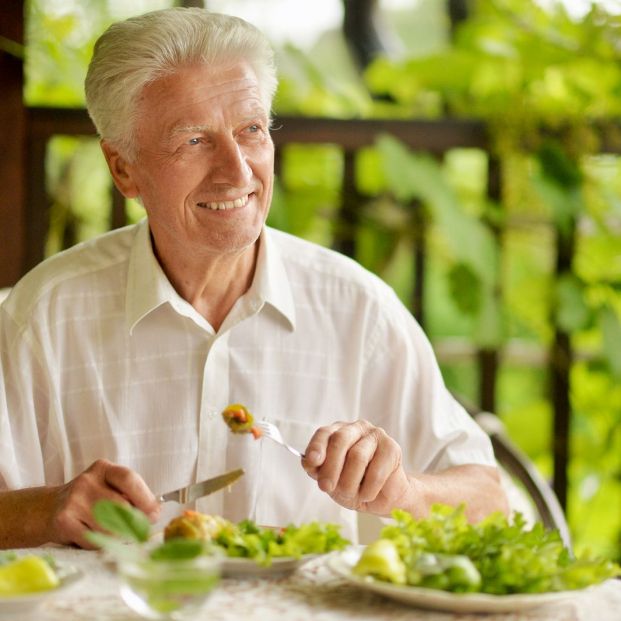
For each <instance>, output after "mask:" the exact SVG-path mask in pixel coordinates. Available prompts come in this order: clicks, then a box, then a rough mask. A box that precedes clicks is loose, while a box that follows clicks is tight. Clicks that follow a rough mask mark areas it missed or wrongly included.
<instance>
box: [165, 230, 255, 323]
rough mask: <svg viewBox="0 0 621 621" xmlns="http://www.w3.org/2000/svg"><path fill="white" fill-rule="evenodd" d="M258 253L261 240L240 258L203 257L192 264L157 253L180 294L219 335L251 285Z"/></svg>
mask: <svg viewBox="0 0 621 621" xmlns="http://www.w3.org/2000/svg"><path fill="white" fill-rule="evenodd" d="M258 249H259V240H257V241H256V242H255V243H254V244H253V245H252V246H250V247H249V248H246V249H245V250H244V251H243V252H242V253H240V254H231V255H203V256H201V257H200V259H199V260H195V261H191V262H187V261H179V260H178V258H177V260H176V261H167V260H166V257H161V256H160V255H159V253H157V251H156V256H157V259H158V261H159V263H160V265H161V266H162V269H163V270H164V273H165V274H166V276H167V277H168V279H169V280H170V282H171V283H172V285H173V287H174V288H175V290H176V291H177V293H178V294H179V295H180V296H181V297H182V298H183V299H184V300H187V301H188V302H189V303H190V304H191V305H192V306H193V307H194V308H195V309H196V310H197V311H198V312H199V313H200V314H201V315H202V316H203V317H204V318H205V319H206V320H207V321H208V322H209V324H210V325H211V326H212V327H213V329H214V330H215V331H216V332H217V331H218V330H219V329H220V326H221V325H222V323H223V322H224V320H225V318H226V316H227V315H228V314H229V311H230V310H231V309H232V308H233V306H234V304H235V302H237V300H238V299H239V298H240V297H241V296H242V295H244V293H246V291H248V289H249V288H250V285H251V284H252V280H253V278H254V271H255V266H256V262H257V255H258Z"/></svg>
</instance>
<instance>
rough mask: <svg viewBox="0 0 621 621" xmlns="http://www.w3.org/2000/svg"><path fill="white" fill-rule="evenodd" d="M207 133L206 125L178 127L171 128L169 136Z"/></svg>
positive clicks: (207, 127)
mask: <svg viewBox="0 0 621 621" xmlns="http://www.w3.org/2000/svg"><path fill="white" fill-rule="evenodd" d="M207 131H209V126H208V125H180V126H178V127H173V128H172V130H171V132H170V133H171V134H173V135H174V134H200V133H203V132H207Z"/></svg>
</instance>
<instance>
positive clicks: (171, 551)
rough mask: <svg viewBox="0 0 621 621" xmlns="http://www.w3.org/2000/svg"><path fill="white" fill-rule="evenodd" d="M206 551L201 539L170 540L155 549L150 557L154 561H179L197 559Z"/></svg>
mask: <svg viewBox="0 0 621 621" xmlns="http://www.w3.org/2000/svg"><path fill="white" fill-rule="evenodd" d="M204 551H205V545H204V542H203V541H201V540H199V539H170V540H169V541H165V542H164V543H163V544H162V545H160V546H158V547H157V548H155V549H154V550H153V551H152V552H151V554H150V555H149V556H150V558H151V559H152V560H154V561H179V560H184V559H191V558H196V557H197V556H200V555H201V554H202V553H203V552H204Z"/></svg>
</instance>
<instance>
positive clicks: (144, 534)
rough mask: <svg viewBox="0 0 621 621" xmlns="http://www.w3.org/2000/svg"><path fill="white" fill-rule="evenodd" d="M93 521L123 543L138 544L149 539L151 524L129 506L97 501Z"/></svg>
mask: <svg viewBox="0 0 621 621" xmlns="http://www.w3.org/2000/svg"><path fill="white" fill-rule="evenodd" d="M93 515H94V517H95V520H96V521H97V523H98V524H99V526H101V527H102V528H103V529H105V530H107V531H109V532H110V533H112V534H113V535H116V536H117V537H120V538H121V539H124V540H125V541H136V542H139V543H142V542H145V541H147V540H148V539H149V533H150V531H151V524H150V523H149V520H148V518H147V516H146V515H145V514H144V513H143V512H142V511H140V510H139V509H136V508H135V507H131V506H130V505H124V504H121V503H118V502H114V501H112V500H99V501H98V502H96V503H95V505H94V507H93Z"/></svg>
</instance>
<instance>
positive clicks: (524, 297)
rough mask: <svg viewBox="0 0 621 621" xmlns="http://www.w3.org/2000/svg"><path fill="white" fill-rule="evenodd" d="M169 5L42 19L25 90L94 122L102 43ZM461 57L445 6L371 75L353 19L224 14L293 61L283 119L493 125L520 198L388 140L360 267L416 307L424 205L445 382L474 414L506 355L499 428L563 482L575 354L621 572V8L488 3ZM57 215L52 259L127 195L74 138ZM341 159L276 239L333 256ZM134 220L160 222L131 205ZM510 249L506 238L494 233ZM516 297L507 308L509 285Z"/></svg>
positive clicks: (588, 438)
mask: <svg viewBox="0 0 621 621" xmlns="http://www.w3.org/2000/svg"><path fill="white" fill-rule="evenodd" d="M173 4H174V3H173V2H166V1H163V0H158V1H146V0H62V1H61V0H58V1H54V0H29V1H28V2H27V3H26V6H27V45H26V90H25V97H26V100H27V103H28V104H29V105H32V106H61V107H63V106H67V107H79V106H83V105H84V99H83V80H84V75H85V71H86V65H87V62H88V59H89V58H90V55H91V51H92V46H93V43H94V40H95V38H96V37H97V36H98V35H99V34H100V33H101V32H102V30H103V29H104V28H105V27H106V26H107V25H108V24H109V23H111V22H112V21H116V20H118V19H122V18H124V17H128V16H130V15H132V14H137V13H141V12H144V11H146V10H152V9H157V8H162V7H165V6H171V5H173ZM474 4H476V10H473V13H472V16H471V17H470V19H468V20H467V21H466V22H465V23H463V24H462V25H461V27H460V29H459V30H458V32H457V33H456V35H455V37H453V38H452V37H451V34H450V28H449V21H448V17H447V12H446V4H445V3H444V2H439V1H438V0H409V1H408V0H392V2H385V3H382V2H380V6H381V17H382V19H383V20H384V22H385V24H386V27H387V32H388V33H390V37H389V39H390V41H391V43H392V45H391V49H390V54H388V55H386V56H385V57H381V58H378V59H377V60H376V61H375V62H374V63H373V64H372V65H371V66H370V67H369V68H368V69H367V70H366V72H365V73H364V75H360V74H359V73H358V72H357V71H356V69H355V64H354V63H353V62H352V60H351V57H350V55H349V53H348V50H347V46H346V44H345V41H344V39H343V36H342V34H341V32H340V20H341V18H342V6H341V3H340V2H339V1H338V0H321V1H319V0H317V1H316V2H313V3H312V8H311V7H310V6H307V7H306V8H305V11H306V10H308V11H309V14H308V15H307V17H306V18H305V20H304V21H301V20H300V19H299V18H298V17H296V15H297V13H296V11H297V10H298V8H297V7H295V6H294V5H295V2H293V1H291V0H289V1H287V0H263V1H262V2H252V3H250V2H242V1H240V0H237V1H236V0H229V1H227V0H219V1H217V2H215V1H214V2H207V6H208V7H209V8H211V9H213V10H218V11H223V12H229V13H233V14H238V15H240V16H242V17H245V18H247V19H249V20H250V21H253V22H254V23H256V24H257V25H258V26H259V27H260V28H262V29H263V30H264V31H265V32H266V33H267V34H268V35H269V36H270V37H271V38H272V40H273V42H274V45H275V46H276V48H277V52H278V64H279V69H280V78H281V84H280V89H279V92H278V95H277V98H276V103H275V112H276V113H277V114H278V113H280V114H296V115H297V114H299V115H313V116H327V117H337V118H371V117H380V118H427V119H430V118H443V117H446V116H448V117H452V118H455V117H457V118H459V117H462V118H480V119H483V120H485V121H486V122H487V123H488V126H489V131H490V136H491V142H492V145H493V149H494V156H495V157H497V158H499V160H500V161H501V163H502V188H503V191H502V196H501V199H500V200H498V201H492V200H490V199H489V197H488V196H487V194H486V185H487V177H486V175H487V164H488V158H489V154H488V153H485V152H483V151H479V150H475V149H455V150H452V151H451V152H449V153H448V154H447V156H446V157H445V158H444V159H443V160H442V161H438V160H437V159H435V158H432V157H430V156H428V155H426V154H421V153H410V152H408V151H407V150H406V149H405V148H404V147H403V145H401V144H400V143H399V141H398V140H395V139H394V138H388V137H383V138H382V139H380V140H379V141H378V143H377V145H376V146H375V147H374V148H369V149H365V150H363V151H362V152H361V153H360V154H359V155H358V157H357V160H356V172H357V186H358V191H359V192H360V194H361V195H362V196H363V198H364V204H363V208H362V220H363V225H362V227H361V229H360V231H359V232H358V240H357V241H358V256H357V258H358V259H359V260H360V261H361V262H362V263H363V264H364V265H366V266H367V267H369V268H370V269H372V270H374V271H375V272H377V273H378V274H380V275H381V276H382V277H383V278H384V279H385V280H387V281H388V282H389V283H390V284H392V286H393V287H394V288H395V289H396V291H397V292H398V294H399V295H400V296H401V297H402V299H403V300H404V301H405V302H406V303H408V301H409V300H410V299H411V295H412V258H411V255H410V253H411V250H410V247H411V244H410V242H411V240H412V238H413V237H414V236H416V233H417V231H416V222H417V221H416V219H415V218H414V215H413V211H412V208H411V204H412V200H420V201H422V203H423V205H424V209H425V218H426V222H427V224H428V227H429V233H428V238H427V249H426V252H427V265H426V287H427V289H426V297H425V315H426V325H425V329H426V331H427V333H428V334H429V336H430V338H431V340H432V342H433V344H434V346H435V348H436V351H437V353H438V356H439V359H440V362H441V366H442V370H443V373H444V377H445V380H446V382H447V384H448V385H449V387H450V388H451V389H453V390H455V391H456V392H458V393H459V394H461V395H464V396H465V397H468V398H470V399H472V400H473V401H474V400H476V397H477V395H476V385H477V384H476V383H477V379H476V374H477V371H476V367H475V358H474V356H475V348H476V347H477V346H488V347H492V348H496V347H502V348H503V352H504V354H503V357H502V364H501V367H500V376H499V385H498V394H497V403H498V408H497V414H498V415H499V416H500V417H501V418H502V420H503V421H504V423H505V424H506V426H507V428H508V430H509V433H510V436H511V438H512V439H513V440H514V441H515V442H516V443H517V444H518V445H519V446H520V447H521V448H522V449H523V450H524V451H525V452H526V453H527V454H528V455H529V456H530V457H531V458H532V459H533V460H534V462H535V463H536V464H537V466H538V467H539V468H540V470H541V471H542V472H543V473H544V474H545V475H546V476H550V475H551V468H552V437H551V433H552V432H551V429H552V421H551V417H552V414H551V412H552V410H551V403H550V397H549V385H548V384H549V378H548V376H547V373H546V366H545V365H546V356H547V348H548V346H549V344H550V341H551V338H552V335H553V333H554V330H555V328H558V327H561V328H562V329H564V330H565V331H567V332H568V333H570V335H571V343H572V346H573V347H574V350H575V352H576V360H575V362H574V364H573V366H572V370H571V394H570V397H571V405H572V410H573V418H572V427H571V461H570V469H569V495H568V510H567V512H568V516H569V520H570V525H571V529H572V535H573V538H574V543H575V547H576V548H577V550H578V551H582V550H584V549H585V548H588V549H590V550H592V551H593V552H595V553H598V554H604V555H606V556H608V557H610V558H616V559H621V432H620V431H619V429H621V386H620V383H619V378H620V376H621V347H620V346H619V345H620V344H621V328H620V324H619V316H620V315H619V313H620V312H621V296H620V295H619V292H620V291H621V252H620V249H621V175H620V174H619V172H620V170H619V168H620V162H619V158H618V157H617V156H616V155H615V154H612V153H605V152H603V150H604V149H603V142H604V139H605V140H606V141H607V142H609V143H610V142H612V143H616V144H618V143H619V142H621V140H620V139H619V129H618V127H617V125H616V121H617V119H618V117H619V112H620V109H621V63H620V60H621V58H620V56H621V48H620V46H619V43H618V41H620V40H621V37H619V34H620V32H619V31H620V28H621V20H620V18H619V16H618V14H617V13H616V12H615V11H614V8H615V7H614V6H612V5H614V4H615V3H612V4H611V3H596V4H593V5H591V4H590V3H588V2H582V3H580V2H577V3H576V2H574V3H573V5H572V7H571V9H572V10H571V11H569V10H567V6H566V5H564V4H563V3H560V2H555V1H554V0H549V1H547V2H544V1H543V0H541V1H540V2H536V1H535V0H479V1H478V2H476V3H474ZM46 166H47V184H48V191H49V194H50V196H51V199H52V211H51V227H50V232H49V236H48V241H47V249H46V252H47V254H48V255H49V254H52V253H54V252H57V251H58V250H60V249H61V248H62V247H63V245H64V241H63V240H65V239H66V237H67V231H69V230H70V231H71V232H72V235H75V238H76V239H79V240H81V239H86V238H89V237H91V236H93V235H96V234H98V233H100V232H102V231H104V230H106V228H107V226H108V221H109V220H108V218H109V215H108V212H109V209H110V205H109V203H110V201H109V194H110V180H109V176H108V172H107V169H106V166H105V163H104V161H103V158H102V156H101V154H100V152H99V146H98V144H97V141H96V140H95V139H92V138H75V137H63V136H58V137H56V138H54V139H53V140H52V141H51V143H50V145H49V149H48V154H47V162H46ZM342 168H343V155H342V153H341V152H340V150H339V149H338V148H337V147H335V146H330V145H325V146H324V145H321V146H301V145H289V146H287V147H286V149H285V152H284V154H283V163H282V172H281V174H280V176H279V179H278V184H277V188H276V192H275V197H274V205H273V208H272V212H271V214H270V220H269V223H270V224H272V225H273V226H276V227H278V228H282V229H285V230H288V231H290V232H292V233H295V234H298V235H300V236H302V237H305V238H308V239H312V240H314V241H317V242H319V243H323V244H330V242H331V240H332V237H333V235H334V222H335V218H334V214H335V213H336V210H337V209H338V205H339V201H340V190H341V183H342V182H341V179H342ZM127 212H128V216H129V219H130V220H137V219H138V218H140V217H142V215H143V214H142V210H141V208H140V207H139V206H138V205H137V204H135V203H133V202H131V201H129V202H128V203H127ZM492 230H496V231H500V234H499V235H498V236H494V235H491V234H490V231H492ZM570 234H571V235H573V236H574V238H575V255H574V258H573V262H572V265H571V270H570V271H569V272H568V273H565V274H563V277H562V278H557V277H556V276H555V272H554V264H555V260H556V256H555V253H556V250H555V248H556V246H555V243H556V239H557V235H561V237H562V236H563V235H570ZM499 283H500V287H501V289H500V294H499V293H498V284H499Z"/></svg>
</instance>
